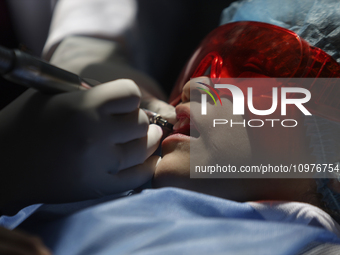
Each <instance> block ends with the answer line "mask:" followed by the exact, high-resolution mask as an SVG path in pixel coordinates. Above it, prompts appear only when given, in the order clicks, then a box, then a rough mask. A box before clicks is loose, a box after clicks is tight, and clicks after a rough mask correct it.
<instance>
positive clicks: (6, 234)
mask: <svg viewBox="0 0 340 255" xmlns="http://www.w3.org/2000/svg"><path fill="white" fill-rule="evenodd" d="M0 254H1V255H8V254H12V255H25V254H32V255H50V254H51V252H50V251H49V250H48V249H47V248H46V247H45V246H44V244H43V243H42V242H41V240H40V239H39V238H38V237H33V236H29V235H27V234H25V233H22V232H20V231H18V230H8V229H6V228H3V227H0Z"/></svg>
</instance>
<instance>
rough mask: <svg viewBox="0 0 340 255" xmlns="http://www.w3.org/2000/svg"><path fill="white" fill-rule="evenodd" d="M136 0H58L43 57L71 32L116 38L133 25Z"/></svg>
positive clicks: (71, 33) (47, 56)
mask: <svg viewBox="0 0 340 255" xmlns="http://www.w3.org/2000/svg"><path fill="white" fill-rule="evenodd" d="M136 14H137V3H136V0H59V1H58V3H57V5H56V7H55V11H54V13H53V18H52V22H51V26H50V32H49V36H48V38H47V41H46V44H45V47H44V50H43V56H44V58H47V59H48V58H49V57H50V56H51V52H53V50H54V48H55V47H56V45H57V44H58V43H60V42H61V41H62V40H63V39H64V38H66V37H67V36H70V35H85V36H98V37H100V38H108V39H112V38H117V37H120V36H123V35H124V33H125V32H127V31H128V30H129V29H130V28H131V27H132V26H133V24H134V22H135V19H136Z"/></svg>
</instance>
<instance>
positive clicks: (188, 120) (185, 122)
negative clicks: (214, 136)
mask: <svg viewBox="0 0 340 255" xmlns="http://www.w3.org/2000/svg"><path fill="white" fill-rule="evenodd" d="M180 123H181V124H180V126H179V128H181V127H184V126H185V125H190V119H187V118H185V119H184V120H183V121H181V122H180Z"/></svg>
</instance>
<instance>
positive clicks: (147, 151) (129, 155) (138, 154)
mask: <svg viewBox="0 0 340 255" xmlns="http://www.w3.org/2000/svg"><path fill="white" fill-rule="evenodd" d="M162 135H163V131H162V129H161V128H160V127H159V126H157V125H154V124H153V125H150V126H149V130H148V132H147V136H146V137H143V138H141V139H135V140H133V141H130V142H127V143H124V144H118V145H117V146H119V147H120V151H121V161H120V166H119V168H118V170H119V171H120V170H123V169H126V168H129V167H132V166H134V165H138V164H142V163H143V162H144V161H145V159H147V158H148V157H150V156H151V155H152V153H154V152H155V150H156V149H157V147H158V145H159V142H160V140H161V137H162Z"/></svg>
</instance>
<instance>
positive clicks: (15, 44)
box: [0, 0, 233, 109]
mask: <svg viewBox="0 0 340 255" xmlns="http://www.w3.org/2000/svg"><path fill="white" fill-rule="evenodd" d="M69 1H72V0H69ZM112 1H114V0H112ZM56 2H57V0H0V45H3V46H6V47H8V48H19V49H21V50H24V51H26V52H28V53H31V54H33V55H35V56H38V57H39V56H40V55H41V51H42V49H43V46H44V43H45V41H46V38H47V36H48V30H49V25H50V22H51V18H52V14H53V8H54V6H55V4H56ZM231 2H233V1H232V0H212V1H211V0H210V1H208V0H185V1H183V0H143V1H142V0H140V1H138V16H137V22H138V27H139V29H140V33H142V34H143V35H144V36H143V40H145V42H143V43H144V45H146V51H147V52H150V54H149V56H148V62H149V63H148V65H149V66H150V67H151V68H150V70H151V71H150V73H148V74H149V75H150V76H152V77H153V78H154V79H155V80H156V81H158V83H159V84H161V85H162V87H163V89H164V90H165V92H166V93H167V94H168V95H169V93H170V91H171V89H172V86H173V85H174V83H175V81H176V79H177V77H178V75H179V73H180V71H181V69H182V67H183V66H184V65H185V63H186V61H187V59H188V58H189V57H190V55H191V54H192V52H193V51H194V49H195V47H196V46H197V45H198V44H199V42H200V41H201V40H202V39H203V38H204V36H206V35H207V34H208V33H209V32H210V31H211V30H213V29H214V28H215V27H217V26H218V24H219V21H220V14H221V12H222V10H223V9H224V8H225V7H228V6H229V5H230V3H231ZM155 38H157V39H156V40H155ZM24 90H25V89H24V88H22V87H20V86H13V84H9V83H8V82H6V81H4V80H3V79H2V78H1V77H0V109H2V108H3V107H4V106H6V105H7V104H8V103H9V102H11V101H12V100H13V99H15V98H16V97H17V96H18V95H20V93H22V92H23V91H24Z"/></svg>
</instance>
